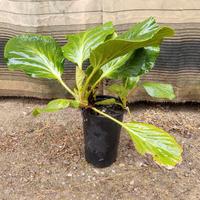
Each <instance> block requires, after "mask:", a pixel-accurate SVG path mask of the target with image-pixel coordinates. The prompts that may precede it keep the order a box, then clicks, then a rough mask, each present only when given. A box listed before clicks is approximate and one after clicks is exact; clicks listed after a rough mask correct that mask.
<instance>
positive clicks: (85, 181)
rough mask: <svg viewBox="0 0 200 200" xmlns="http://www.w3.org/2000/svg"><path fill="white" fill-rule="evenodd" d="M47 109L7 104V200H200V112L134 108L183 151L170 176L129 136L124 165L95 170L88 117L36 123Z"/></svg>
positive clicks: (1, 176)
mask: <svg viewBox="0 0 200 200" xmlns="http://www.w3.org/2000/svg"><path fill="white" fill-rule="evenodd" d="M43 103H45V102H44V101H39V100H32V99H0V199H1V200H12V199H17V200H25V199H28V200H29V199H30V200H35V199H39V200H43V199H45V200H46V199H47V200H49V199H52V200H57V199H59V200H65V199H66V200H84V199H86V200H90V199H91V200H95V199H99V200H117V199H120V200H121V199H123V200H129V199H131V200H132V199H134V200H175V199H176V200H186V199H187V200H193V199H195V200H197V199H200V105H198V104H186V105H183V104H182V105H162V106H161V105H159V104H147V103H137V104H134V105H133V106H132V112H133V115H132V119H134V120H138V121H143V122H148V123H153V124H155V125H157V126H159V127H162V128H163V129H165V130H166V131H169V132H170V133H171V134H172V135H174V136H175V137H176V139H177V140H178V141H179V142H180V143H181V144H182V146H183V148H184V154H183V162H182V164H181V165H180V166H177V167H176V168H175V169H173V170H166V169H164V168H160V167H158V166H157V165H155V164H154V163H153V162H152V161H151V159H150V158H148V157H146V158H144V157H141V156H140V155H139V154H138V153H137V152H136V151H135V149H134V146H133V144H132V142H131V141H130V139H129V138H128V136H127V135H126V133H125V132H123V131H122V134H121V141H120V147H119V156H118V160H117V161H116V162H115V163H114V164H113V165H112V166H111V167H108V168H104V169H97V168H94V167H92V166H91V165H89V164H87V163H86V161H85V160H84V151H83V132H82V119H81V115H80V112H79V111H77V110H72V109H68V110H65V111H60V112H58V113H56V114H45V115H42V116H40V117H38V118H34V117H32V115H31V110H32V109H33V108H34V107H36V106H42V105H43ZM125 120H131V119H130V117H129V116H128V115H126V116H125Z"/></svg>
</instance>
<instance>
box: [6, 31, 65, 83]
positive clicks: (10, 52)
mask: <svg viewBox="0 0 200 200" xmlns="http://www.w3.org/2000/svg"><path fill="white" fill-rule="evenodd" d="M4 57H5V58H6V60H7V64H8V67H9V69H11V70H21V71H24V72H25V73H26V74H28V75H30V76H32V77H38V78H48V79H59V78H60V77H61V74H62V73H63V69H64V68H63V64H64V57H63V53H62V50H61V47H60V46H59V45H58V44H57V42H56V41H55V40H54V39H53V38H52V37H50V36H42V35H36V34H26V35H20V36H16V37H14V38H12V39H10V40H9V41H8V42H7V44H6V46H5V51H4Z"/></svg>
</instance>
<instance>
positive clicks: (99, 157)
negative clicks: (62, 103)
mask: <svg viewBox="0 0 200 200" xmlns="http://www.w3.org/2000/svg"><path fill="white" fill-rule="evenodd" d="M107 98H113V97H110V96H98V97H97V99H96V101H99V100H103V99H107ZM95 107H96V108H98V109H99V110H101V111H103V112H105V113H107V114H109V115H111V116H112V117H114V118H116V119H118V120H119V121H122V120H123V114H124V110H123V109H122V108H121V106H119V105H98V106H95ZM82 116H83V129H84V141H85V158H86V161H87V162H89V163H91V164H92V165H94V166H95V167H99V168H102V167H108V166H110V165H111V164H112V163H113V162H115V161H116V158H117V150H118V144H119V138H120V132H121V126H119V125H118V124H116V123H115V122H113V121H112V120H110V119H108V118H106V117H104V116H102V115H99V114H98V113H96V112H94V111H93V110H91V109H84V110H82Z"/></svg>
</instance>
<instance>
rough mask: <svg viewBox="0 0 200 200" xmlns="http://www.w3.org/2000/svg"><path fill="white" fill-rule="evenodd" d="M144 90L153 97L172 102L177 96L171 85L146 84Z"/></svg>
mask: <svg viewBox="0 0 200 200" xmlns="http://www.w3.org/2000/svg"><path fill="white" fill-rule="evenodd" d="M142 85H143V87H144V89H145V90H146V92H147V93H148V95H150V96H151V97H156V98H163V99H169V100H172V99H174V98H175V97H176V96H175V94H174V90H173V87H172V85H171V84H163V83H155V82H144V83H143V84H142Z"/></svg>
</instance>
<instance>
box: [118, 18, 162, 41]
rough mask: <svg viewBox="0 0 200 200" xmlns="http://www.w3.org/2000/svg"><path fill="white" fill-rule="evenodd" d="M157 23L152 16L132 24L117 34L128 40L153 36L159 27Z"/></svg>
mask: <svg viewBox="0 0 200 200" xmlns="http://www.w3.org/2000/svg"><path fill="white" fill-rule="evenodd" d="M159 28H160V27H159V25H158V24H157V23H156V20H155V19H154V18H153V17H149V18H148V19H146V20H144V21H142V22H139V23H137V24H135V25H134V26H132V27H131V28H130V29H129V30H128V31H126V32H125V33H123V34H121V35H119V36H118V38H120V39H128V40H135V39H137V40H146V38H151V37H153V36H154V34H155V32H156V31H157V30H158V29H159Z"/></svg>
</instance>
